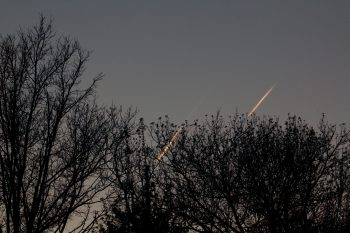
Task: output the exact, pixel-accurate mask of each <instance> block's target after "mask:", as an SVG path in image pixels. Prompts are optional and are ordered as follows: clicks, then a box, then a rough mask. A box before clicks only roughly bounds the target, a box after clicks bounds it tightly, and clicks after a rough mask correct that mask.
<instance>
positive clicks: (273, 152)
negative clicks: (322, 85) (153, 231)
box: [153, 114, 350, 233]
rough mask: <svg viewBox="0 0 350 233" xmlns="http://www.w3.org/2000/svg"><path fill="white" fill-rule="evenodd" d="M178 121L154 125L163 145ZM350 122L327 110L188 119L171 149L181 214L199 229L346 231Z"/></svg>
mask: <svg viewBox="0 0 350 233" xmlns="http://www.w3.org/2000/svg"><path fill="white" fill-rule="evenodd" d="M176 128H177V127H175V126H171V124H169V123H168V122H167V121H162V122H159V123H158V124H157V125H156V127H155V128H154V130H153V132H154V135H155V136H154V138H155V139H156V140H157V141H159V143H160V145H164V144H166V141H167V139H169V138H170V137H171V135H172V132H174V130H175V129H176ZM349 146H350V138H349V130H348V129H346V128H345V127H344V126H341V128H340V130H338V129H337V127H335V126H333V125H331V124H328V123H327V122H326V121H325V120H324V118H322V120H321V122H320V124H319V126H318V128H313V127H311V126H309V125H308V124H307V123H305V122H304V121H303V120H301V119H300V118H296V117H289V118H288V119H287V121H286V122H285V123H284V124H281V123H280V122H279V120H278V119H275V118H269V117H266V118H258V117H246V116H238V115H236V116H233V117H231V118H230V119H229V121H225V120H224V118H223V117H221V116H220V115H219V114H218V115H216V116H212V117H209V118H206V119H205V121H204V122H203V123H201V124H198V122H194V124H193V125H191V126H190V125H188V124H185V125H184V126H183V127H182V130H181V134H180V136H179V137H178V140H177V142H176V143H175V145H173V147H171V148H170V149H169V150H168V152H167V153H166V155H165V157H164V161H163V162H164V163H166V164H167V165H168V166H167V167H166V170H167V176H168V177H167V179H170V180H171V182H172V183H173V189H174V191H172V192H171V195H172V196H171V199H172V200H173V201H174V205H173V206H172V208H174V209H173V211H174V214H175V215H176V216H178V217H179V218H182V219H183V221H182V222H183V223H186V224H187V227H188V228H189V229H191V230H192V231H195V232H254V233H255V232H271V233H274V232H276V233H277V232H278V233H279V232H290V233H292V232H293V233H294V232H346V231H347V230H348V227H349V203H350V202H349V188H348V187H349V177H350V176H349V173H348V171H349V164H350V163H349V161H350V157H349V151H350V150H349Z"/></svg>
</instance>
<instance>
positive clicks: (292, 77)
mask: <svg viewBox="0 0 350 233" xmlns="http://www.w3.org/2000/svg"><path fill="white" fill-rule="evenodd" d="M0 3H1V9H0V33H1V34H2V35H6V34H8V33H13V32H16V30H18V28H19V26H21V27H22V28H26V27H29V26H31V25H34V24H35V23H37V22H38V19H39V14H40V13H43V14H44V15H45V16H47V17H52V18H53V20H54V23H53V24H54V28H55V29H56V30H57V34H58V35H69V36H71V37H73V38H76V39H78V40H79V41H80V43H81V44H82V46H83V47H84V48H86V49H88V50H92V56H91V59H90V61H89V63H88V65H87V70H86V73H85V75H86V77H87V78H91V77H92V76H94V75H96V74H98V73H99V72H103V73H104V74H105V77H104V79H103V80H102V81H101V82H100V84H99V86H98V99H99V102H100V103H102V104H105V105H110V104H112V103H113V104H115V105H122V106H123V107H124V108H127V107H129V106H132V107H134V108H137V109H138V111H139V117H143V118H145V120H146V122H151V121H155V120H156V119H157V118H158V117H159V116H164V115H168V116H169V117H170V119H171V120H173V121H174V122H175V123H181V122H182V121H184V120H185V119H188V120H193V119H195V118H200V119H201V118H203V116H204V114H213V113H215V112H216V111H217V110H220V111H221V113H222V114H223V115H224V116H228V115H230V114H235V113H236V111H238V112H239V113H247V112H249V111H250V110H251V109H252V108H253V107H254V105H255V104H256V103H257V101H258V100H259V99H260V98H261V97H262V96H263V95H264V94H265V93H266V91H267V90H269V89H270V87H271V86H272V85H274V84H275V83H277V85H276V86H275V88H274V89H273V91H272V92H271V94H270V96H269V97H268V98H266V100H265V101H264V102H263V103H262V105H261V106H260V108H258V109H257V111H256V114H257V115H269V116H277V117H279V118H280V119H286V117H287V115H288V113H291V114H296V115H298V116H301V117H302V118H303V119H305V120H306V121H307V122H310V123H311V124H316V123H317V122H318V121H319V120H320V117H321V115H322V113H325V114H326V117H327V119H328V120H329V121H330V122H332V123H335V124H340V123H350V107H349V101H350V90H349V89H350V26H349V25H350V14H349V12H350V1H348V0H345V1H339V0H333V1H322V0H317V1H316V0H310V1H298V0H293V1H277V0H276V1H268V0H266V1H261V0H255V1H254V0H251V1H246V0H238V1H234V0H225V1H224V0H222V1H221V0H215V1H214V0H212V1H208V0H176V1H175V0H173V1H167V0H159V1H153V0H147V1H133V0H125V1H87V0H75V1H53V0H45V1H43V0H40V1H39V0H37V1H35V0H33V1H4V0H0ZM191 112H192V113H191Z"/></svg>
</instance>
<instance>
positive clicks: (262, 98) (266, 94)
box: [248, 84, 276, 116]
mask: <svg viewBox="0 0 350 233" xmlns="http://www.w3.org/2000/svg"><path fill="white" fill-rule="evenodd" d="M275 86H276V84H274V85H273V86H272V87H271V88H270V89H269V90H268V91H267V92H266V93H265V95H264V96H263V97H261V99H260V100H259V101H258V103H257V104H256V105H255V106H254V108H253V109H252V110H251V111H250V112H249V114H248V116H251V115H252V114H253V113H254V112H255V111H256V109H257V108H258V107H259V106H260V104H261V103H262V102H263V101H264V100H265V99H266V98H267V97H268V96H269V95H270V93H271V91H272V89H273V88H274V87H275Z"/></svg>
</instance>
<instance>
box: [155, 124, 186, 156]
mask: <svg viewBox="0 0 350 233" xmlns="http://www.w3.org/2000/svg"><path fill="white" fill-rule="evenodd" d="M180 131H181V128H177V129H176V130H175V132H174V133H173V135H172V136H171V138H170V140H169V141H168V142H167V144H166V145H165V146H164V147H163V149H162V150H161V151H160V152H159V155H158V157H157V159H158V160H160V159H161V158H163V156H164V154H165V153H166V152H167V151H168V150H169V148H170V147H171V145H172V144H173V143H174V142H175V140H176V138H177V136H178V135H179V133H180Z"/></svg>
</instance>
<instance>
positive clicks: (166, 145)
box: [157, 95, 206, 160]
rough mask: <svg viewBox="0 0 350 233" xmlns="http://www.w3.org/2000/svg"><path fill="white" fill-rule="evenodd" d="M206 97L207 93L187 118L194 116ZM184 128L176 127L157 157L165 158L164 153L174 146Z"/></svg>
mask: <svg viewBox="0 0 350 233" xmlns="http://www.w3.org/2000/svg"><path fill="white" fill-rule="evenodd" d="M205 98H206V95H203V96H202V98H201V99H200V101H199V103H198V104H197V105H196V106H195V107H194V108H193V109H192V111H191V112H190V114H189V115H188V116H187V117H186V120H189V118H191V117H192V115H193V114H194V113H195V112H196V111H197V109H198V108H199V107H200V106H201V105H202V103H203V101H204V99H205ZM181 130H182V128H180V127H177V128H176V129H175V132H174V133H173V135H171V137H170V139H169V141H168V142H167V144H165V146H164V147H163V148H162V150H161V151H160V152H159V154H158V156H157V159H158V160H160V159H161V158H163V156H164V154H165V153H166V152H167V151H168V150H169V148H170V147H171V146H172V144H173V143H174V142H175V141H176V139H177V137H178V136H179V133H180V132H181Z"/></svg>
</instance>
